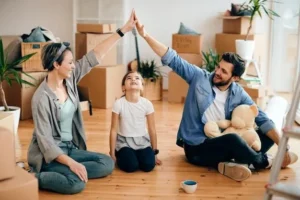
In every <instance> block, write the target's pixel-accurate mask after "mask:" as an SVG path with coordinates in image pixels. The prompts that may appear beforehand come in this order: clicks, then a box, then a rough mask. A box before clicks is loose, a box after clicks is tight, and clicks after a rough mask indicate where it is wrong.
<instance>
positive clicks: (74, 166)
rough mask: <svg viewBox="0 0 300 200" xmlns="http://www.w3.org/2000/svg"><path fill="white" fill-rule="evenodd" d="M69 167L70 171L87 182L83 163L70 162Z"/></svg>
mask: <svg viewBox="0 0 300 200" xmlns="http://www.w3.org/2000/svg"><path fill="white" fill-rule="evenodd" d="M69 168H70V170H71V171H72V172H74V173H75V174H76V175H77V176H78V177H79V178H80V179H81V180H82V181H83V182H85V183H87V181H88V176H87V171H86V168H85V166H84V165H83V164H81V163H78V162H76V161H74V162H72V163H71V164H70V165H69Z"/></svg>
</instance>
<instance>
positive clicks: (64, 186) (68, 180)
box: [36, 145, 114, 194]
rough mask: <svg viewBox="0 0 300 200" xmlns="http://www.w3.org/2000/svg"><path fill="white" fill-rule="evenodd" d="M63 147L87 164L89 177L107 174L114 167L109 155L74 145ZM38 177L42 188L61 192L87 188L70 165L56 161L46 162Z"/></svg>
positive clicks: (76, 159) (74, 192) (73, 157)
mask: <svg viewBox="0 0 300 200" xmlns="http://www.w3.org/2000/svg"><path fill="white" fill-rule="evenodd" d="M61 149H62V150H63V151H64V152H65V153H66V154H67V155H68V156H69V157H71V158H72V159H74V160H75V161H77V162H79V163H81V164H83V165H84V166H85V168H86V171H87V173H88V178H89V179H92V178H100V177H104V176H107V175H109V174H111V173H112V171H113V169H114V162H113V160H112V159H111V158H110V157H109V156H107V155H104V154H100V153H94V152H89V151H84V150H79V149H75V148H74V146H73V145H72V146H70V147H62V148H61ZM36 177H37V178H38V181H39V188H40V189H45V190H50V191H54V192H58V193H61V194H76V193H79V192H81V191H82V190H83V189H84V188H85V183H84V182H83V181H81V180H80V179H79V177H78V176H77V175H76V174H75V173H73V172H72V171H71V170H70V168H69V167H68V166H66V165H63V164H61V163H59V162H56V161H52V162H51V163H49V164H46V163H45V162H44V163H43V165H42V170H41V172H40V173H38V174H36Z"/></svg>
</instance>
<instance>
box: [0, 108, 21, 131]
mask: <svg viewBox="0 0 300 200" xmlns="http://www.w3.org/2000/svg"><path fill="white" fill-rule="evenodd" d="M8 108H9V109H10V111H4V106H0V112H7V113H12V114H13V115H14V134H15V135H16V134H17V133H18V127H19V121H20V111H21V109H20V108H19V107H15V106H8Z"/></svg>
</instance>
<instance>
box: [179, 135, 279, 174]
mask: <svg viewBox="0 0 300 200" xmlns="http://www.w3.org/2000/svg"><path fill="white" fill-rule="evenodd" d="M257 133H258V135H259V137H260V140H261V143H262V148H261V150H260V151H259V152H256V151H255V150H253V149H252V148H250V147H249V146H248V145H247V143H246V142H245V141H244V140H243V139H242V138H241V137H240V136H238V135H236V134H226V135H223V136H220V137H217V138H212V139H206V140H205V141H204V142H203V143H202V144H200V145H197V146H191V145H188V144H184V152H185V155H186V157H187V159H188V161H189V162H190V163H192V164H195V165H200V166H208V167H214V168H217V166H218V163H220V162H228V161H231V160H232V159H234V160H235V161H236V162H238V163H241V164H253V166H254V167H255V169H263V168H266V167H267V166H268V160H267V156H266V152H267V151H268V150H269V149H270V148H271V147H272V146H273V144H274V142H273V141H272V140H271V139H270V138H269V137H268V136H266V135H264V134H262V133H261V132H260V131H258V132H257Z"/></svg>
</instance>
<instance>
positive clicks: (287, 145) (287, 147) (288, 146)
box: [286, 144, 291, 152]
mask: <svg viewBox="0 0 300 200" xmlns="http://www.w3.org/2000/svg"><path fill="white" fill-rule="evenodd" d="M290 148H291V147H290V145H289V144H286V152H288V151H289V150H290Z"/></svg>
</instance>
